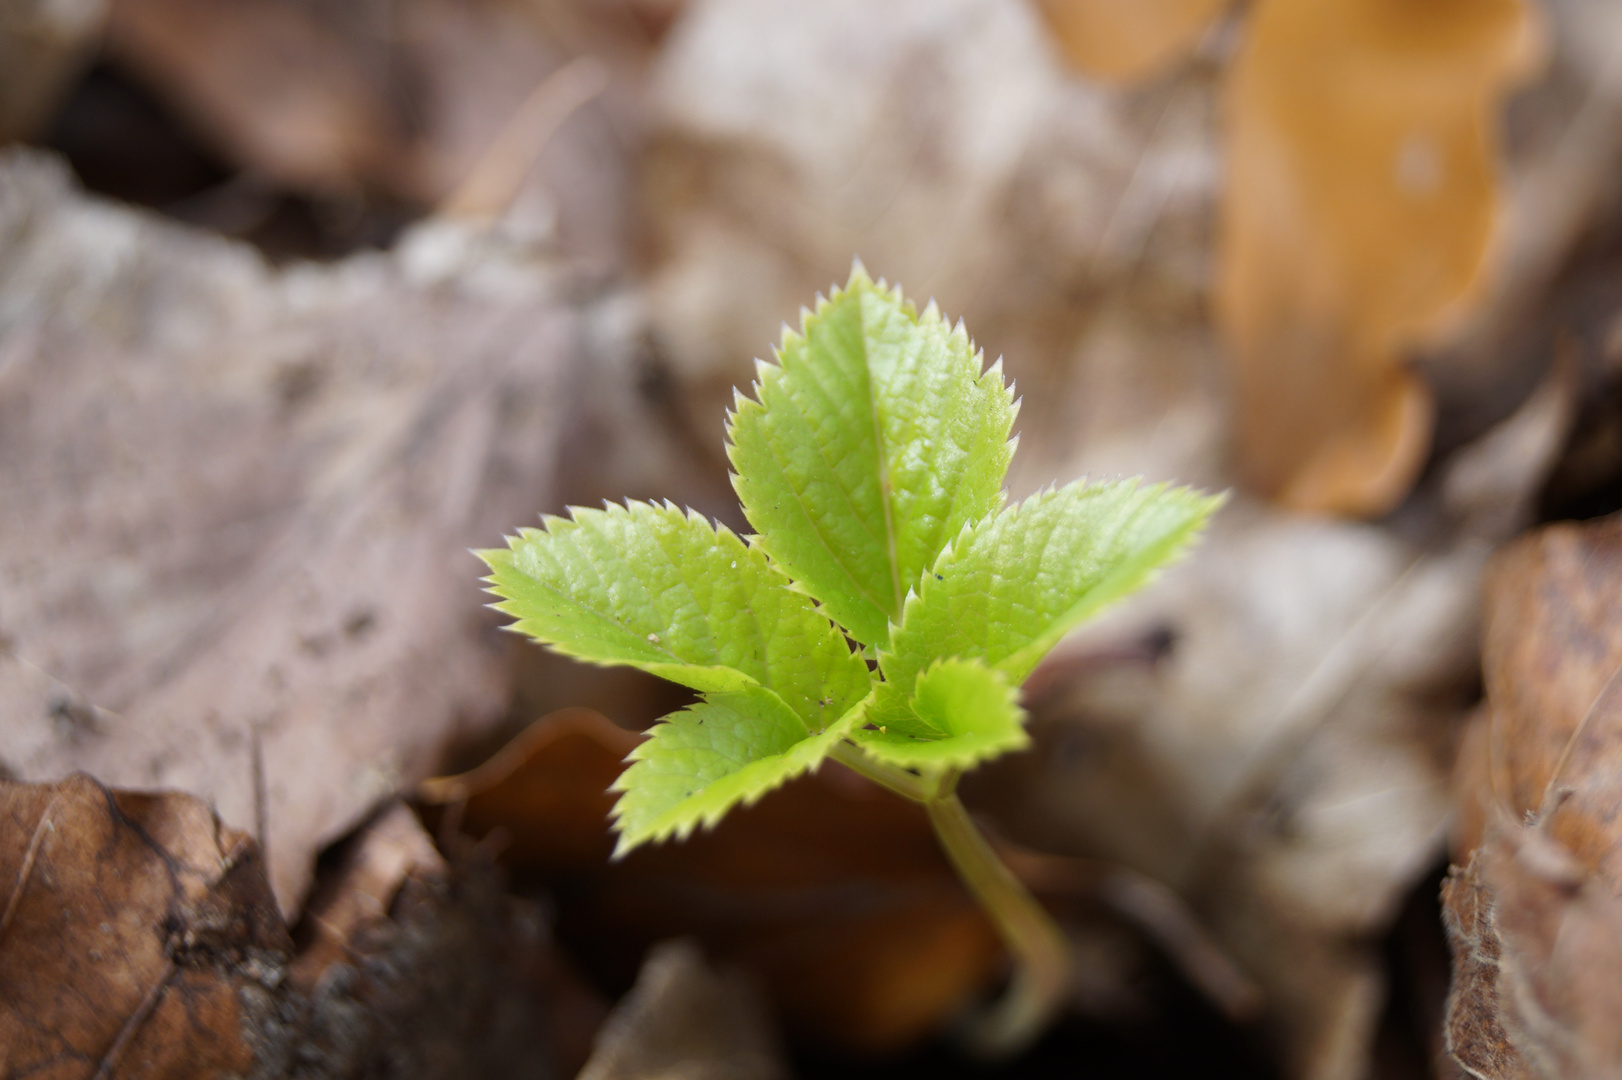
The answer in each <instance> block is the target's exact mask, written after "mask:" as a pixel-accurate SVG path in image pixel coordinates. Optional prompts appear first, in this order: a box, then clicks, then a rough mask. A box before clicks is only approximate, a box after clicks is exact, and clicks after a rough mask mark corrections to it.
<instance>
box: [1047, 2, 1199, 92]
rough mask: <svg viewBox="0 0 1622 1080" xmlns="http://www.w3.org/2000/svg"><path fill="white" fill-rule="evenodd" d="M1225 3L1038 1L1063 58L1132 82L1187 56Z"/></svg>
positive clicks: (1099, 75)
mask: <svg viewBox="0 0 1622 1080" xmlns="http://www.w3.org/2000/svg"><path fill="white" fill-rule="evenodd" d="M1228 3H1229V0H1038V5H1037V6H1038V7H1039V8H1040V9H1041V11H1042V15H1043V16H1044V17H1045V18H1046V19H1047V21H1048V25H1049V26H1050V27H1051V28H1052V29H1053V33H1054V35H1055V36H1056V37H1057V38H1058V39H1059V45H1060V46H1061V47H1062V48H1063V49H1064V53H1065V58H1066V59H1068V60H1069V61H1070V62H1071V63H1072V64H1075V65H1076V66H1077V67H1078V68H1080V69H1081V70H1082V71H1085V72H1086V73H1087V74H1089V75H1092V76H1094V77H1096V78H1101V79H1109V80H1112V81H1120V82H1131V81H1133V80H1136V79H1141V78H1145V77H1146V76H1149V75H1151V74H1153V73H1154V72H1155V71H1156V69H1158V68H1161V67H1163V66H1165V65H1166V64H1167V63H1169V62H1171V61H1173V60H1176V59H1177V58H1179V57H1181V56H1182V55H1184V54H1185V53H1187V52H1188V51H1189V50H1190V49H1191V48H1192V47H1193V45H1194V43H1195V42H1196V41H1197V40H1198V39H1199V36H1200V34H1202V33H1204V32H1205V30H1206V29H1207V28H1208V27H1209V26H1210V25H1211V22H1212V20H1214V19H1215V18H1216V17H1217V16H1218V15H1219V14H1221V13H1222V11H1223V9H1224V8H1226V7H1228Z"/></svg>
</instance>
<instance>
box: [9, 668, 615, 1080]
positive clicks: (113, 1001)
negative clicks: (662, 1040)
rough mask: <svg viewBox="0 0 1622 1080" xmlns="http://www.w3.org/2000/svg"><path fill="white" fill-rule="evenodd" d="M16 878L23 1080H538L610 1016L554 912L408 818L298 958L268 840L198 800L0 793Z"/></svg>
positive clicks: (349, 855)
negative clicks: (550, 921) (576, 964)
mask: <svg viewBox="0 0 1622 1080" xmlns="http://www.w3.org/2000/svg"><path fill="white" fill-rule="evenodd" d="M9 700H12V699H8V703H9ZM0 882H3V883H4V886H3V888H0V1070H4V1072H5V1074H6V1075H8V1076H40V1077H47V1078H54V1077H62V1078H64V1080H67V1078H79V1077H84V1076H109V1077H111V1076H131V1077H145V1078H151V1080H156V1078H162V1077H174V1078H177V1080H178V1078H181V1077H185V1078H193V1077H215V1076H218V1077H222V1078H223V1077H227V1076H235V1077H247V1078H251V1080H273V1078H279V1077H285V1076H290V1075H297V1076H301V1077H308V1078H310V1080H339V1078H340V1077H354V1076H362V1075H404V1076H416V1077H423V1078H425V1080H428V1078H433V1080H439V1078H443V1080H450V1078H452V1077H458V1076H468V1075H503V1076H515V1077H520V1076H521V1077H527V1078H533V1080H542V1078H545V1077H550V1076H555V1075H573V1073H574V1072H575V1071H576V1070H578V1068H579V1066H580V1064H581V1062H583V1061H584V1060H585V1056H586V1051H587V1049H588V1048H587V1046H586V1045H585V1044H586V1043H587V1042H588V1041H589V1039H590V1036H591V1033H592V1032H593V1031H594V1030H595V1029H596V1027H597V1025H598V1024H599V1023H600V1022H601V1019H602V1016H603V1014H604V1012H605V1009H604V1006H603V1005H602V1003H601V1002H600V1001H599V1000H597V998H596V997H595V995H594V994H593V993H592V992H591V991H588V990H585V989H584V988H583V987H582V986H581V985H580V984H579V982H578V980H577V979H576V978H575V977H574V976H573V975H572V974H571V972H570V971H569V969H568V968H567V966H566V965H564V964H563V963H562V962H561V960H560V959H559V958H558V956H557V955H556V953H555V952H554V950H553V949H552V946H551V940H550V937H549V935H548V934H547V931H546V927H545V925H544V921H543V920H541V919H540V918H539V917H538V913H536V912H534V911H532V910H527V909H526V906H525V905H522V904H519V903H516V902H514V901H512V900H511V899H510V898H509V897H506V896H505V895H503V894H502V893H501V891H500V888H499V883H498V882H497V881H496V874H495V873H494V872H493V871H492V870H491V869H490V868H489V867H488V866H484V867H480V866H479V865H477V864H472V865H464V866H462V867H459V868H457V869H456V870H454V871H453V870H451V869H450V868H448V867H446V865H445V864H444V862H443V860H441V859H440V858H439V856H438V855H437V854H435V853H434V850H433V847H432V844H431V843H430V842H429V841H428V838H427V836H426V835H425V834H424V833H423V831H422V828H421V826H420V825H418V824H417V822H416V819H415V818H414V817H413V816H412V814H411V812H410V811H408V810H406V809H405V808H404V807H402V806H400V805H398V804H396V805H395V806H393V807H392V808H390V809H388V810H386V811H385V812H384V813H382V814H381V815H380V816H379V817H378V818H377V819H376V820H375V821H373V822H371V823H369V824H368V825H367V827H366V828H364V829H363V830H361V831H360V833H359V834H358V835H357V836H355V837H352V838H350V839H349V840H347V841H346V845H345V848H344V850H343V852H342V853H341V854H340V857H339V858H338V860H337V862H336V864H335V870H334V872H333V873H332V874H330V875H328V876H327V877H325V878H324V879H323V881H322V883H321V887H320V889H319V890H318V892H317V895H316V898H315V900H314V901H313V902H312V904H311V906H310V910H309V911H308V912H307V913H306V915H305V918H304V919H303V920H302V922H301V925H300V927H299V931H298V934H297V941H296V942H295V940H293V939H290V938H289V935H288V932H287V930H286V928H285V927H284V926H283V923H282V919H281V916H280V913H279V912H278V911H277V909H276V903H275V900H274V898H273V897H272V895H271V892H270V887H269V883H268V881H267V879H266V876H265V866H264V863H263V860H262V859H261V858H260V854H259V851H258V848H257V846H256V845H255V844H254V843H253V841H251V840H250V839H248V838H247V837H246V836H245V835H244V834H242V833H240V832H236V831H234V830H232V829H229V828H226V827H224V826H223V825H221V824H220V822H219V819H218V818H217V817H215V816H214V814H213V813H212V812H211V811H210V809H209V808H208V806H207V805H206V804H204V803H203V802H202V801H201V800H199V799H196V798H194V797H192V796H189V795H182V794H175V793H159V794H146V793H141V792H131V791H116V790H109V789H107V788H105V787H103V786H102V785H100V784H99V783H97V782H96V781H94V780H92V779H90V778H89V777H86V776H83V775H78V776H74V777H71V778H69V779H67V780H65V781H62V782H61V783H57V784H24V783H16V782H11V781H0ZM295 951H296V954H297V955H296V956H295V955H294V954H295ZM290 961H291V963H290Z"/></svg>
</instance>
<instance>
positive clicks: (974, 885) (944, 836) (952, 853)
mask: <svg viewBox="0 0 1622 1080" xmlns="http://www.w3.org/2000/svg"><path fill="white" fill-rule="evenodd" d="M955 780H956V777H955V776H952V777H949V778H948V780H947V782H946V783H944V784H942V785H941V791H940V793H939V794H937V795H936V797H935V798H932V799H928V800H925V802H924V807H925V809H927V810H928V811H929V820H930V823H931V824H932V825H934V826H935V835H936V836H937V837H938V838H939V839H940V842H941V846H942V847H943V848H945V849H946V854H947V856H948V857H949V858H950V859H951V860H952V865H953V866H955V867H956V868H957V872H958V875H959V876H960V877H961V878H962V879H963V883H964V884H965V885H967V886H968V887H969V891H970V892H971V893H973V894H974V897H975V899H976V900H978V901H979V902H980V906H981V907H982V908H984V909H985V911H986V914H987V915H989V916H990V917H991V921H992V923H993V924H994V925H995V926H996V928H997V932H998V933H999V934H1001V935H1002V938H1003V941H1004V942H1005V943H1006V944H1007V945H1008V948H1009V951H1010V952H1012V953H1013V954H1014V961H1015V968H1014V978H1013V981H1012V982H1011V983H1010V984H1009V986H1008V989H1007V991H1006V992H1004V994H1003V996H1002V998H1001V999H999V1000H998V1001H997V1002H996V1004H995V1005H993V1006H992V1007H991V1008H990V1009H989V1010H988V1011H987V1012H985V1013H984V1014H982V1015H980V1016H979V1017H977V1018H975V1020H974V1021H973V1022H971V1024H970V1026H969V1028H968V1030H967V1031H966V1033H965V1034H966V1042H967V1043H968V1046H969V1049H971V1050H973V1051H975V1052H977V1053H980V1054H982V1055H984V1056H986V1057H1006V1056H1008V1055H1010V1054H1014V1053H1017V1052H1018V1051H1020V1050H1023V1049H1024V1048H1025V1047H1027V1046H1029V1045H1030V1044H1031V1043H1032V1042H1034V1041H1035V1040H1036V1038H1037V1036H1039V1035H1041V1034H1042V1032H1043V1031H1044V1030H1045V1029H1046V1028H1047V1026H1048V1024H1049V1022H1050V1021H1051V1020H1052V1019H1053V1017H1054V1015H1055V1014H1056V1013H1057V1012H1058V1010H1059V1007H1060V1006H1061V1005H1062V1004H1063V1003H1064V995H1065V993H1066V991H1067V990H1068V989H1069V986H1070V945H1069V942H1068V941H1067V940H1066V938H1065V936H1064V932H1063V931H1062V930H1060V929H1059V927H1058V924H1057V923H1055V922H1054V921H1053V918H1052V916H1050V915H1049V914H1048V913H1047V910H1046V909H1045V908H1043V907H1042V905H1041V904H1040V903H1039V902H1038V901H1037V899H1036V897H1034V896H1032V895H1031V894H1030V891H1029V890H1027V889H1026V888H1025V886H1024V885H1023V884H1021V882H1020V880H1019V879H1018V878H1016V877H1015V876H1014V875H1013V872H1012V871H1010V870H1009V869H1008V867H1007V866H1005V865H1004V864H1003V861H1002V860H1001V859H999V858H998V857H997V853H996V852H995V851H993V850H992V849H991V845H990V844H989V843H988V842H987V841H986V838H985V836H984V834H982V833H981V832H980V830H979V828H977V827H976V826H975V824H974V821H973V819H971V818H970V817H969V812H968V811H967V810H966V809H964V807H963V803H962V802H961V801H959V800H958V797H957V793H956V792H955V791H954V790H953V789H954V788H955V787H956V784H955Z"/></svg>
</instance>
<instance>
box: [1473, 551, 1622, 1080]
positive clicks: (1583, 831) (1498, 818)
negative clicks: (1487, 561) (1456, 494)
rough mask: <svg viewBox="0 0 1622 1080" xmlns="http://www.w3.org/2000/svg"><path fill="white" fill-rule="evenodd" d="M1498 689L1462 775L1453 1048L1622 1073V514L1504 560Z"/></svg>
mask: <svg viewBox="0 0 1622 1080" xmlns="http://www.w3.org/2000/svg"><path fill="white" fill-rule="evenodd" d="M1487 602H1488V612H1487V628H1486V638H1485V644H1484V651H1483V665H1484V668H1485V675H1486V687H1487V700H1486V705H1485V707H1484V709H1483V711H1482V713H1481V714H1480V715H1479V716H1478V717H1477V718H1476V719H1475V721H1474V722H1473V727H1472V730H1471V731H1470V733H1469V735H1468V736H1467V739H1466V742H1465V749H1464V752H1463V753H1462V755H1461V760H1460V766H1459V770H1458V773H1457V797H1458V799H1459V801H1460V804H1461V810H1462V813H1461V827H1460V830H1459V836H1458V838H1457V845H1456V846H1457V850H1456V860H1457V862H1458V863H1460V864H1461V865H1460V866H1456V867H1455V868H1454V871H1453V874H1452V876H1451V877H1450V878H1449V880H1448V882H1447V885H1446V887H1445V888H1444V892H1443V897H1444V902H1445V905H1446V909H1445V914H1446V918H1447V925H1448V930H1449V935H1450V937H1451V939H1452V943H1453V948H1454V980H1453V990H1452V994H1451V996H1450V998H1449V1002H1448V1016H1447V1041H1448V1049H1449V1051H1450V1052H1451V1053H1452V1054H1453V1056H1454V1058H1455V1059H1456V1060H1457V1061H1459V1062H1460V1063H1461V1064H1462V1065H1463V1066H1464V1067H1465V1069H1466V1070H1467V1071H1469V1072H1470V1073H1471V1074H1472V1075H1475V1076H1479V1077H1484V1078H1488V1080H1511V1078H1514V1080H1520V1078H1529V1080H1531V1078H1535V1080H1554V1078H1556V1077H1562V1078H1565V1077H1580V1078H1585V1080H1586V1078H1599V1077H1611V1076H1615V1075H1617V1074H1618V1071H1619V1070H1622V1029H1619V1028H1618V1026H1617V1023H1616V1018H1617V1016H1618V1015H1622V976H1619V972H1622V901H1619V900H1618V899H1617V893H1618V890H1619V887H1622V833H1619V832H1618V825H1617V823H1618V816H1619V815H1618V811H1619V808H1622V783H1619V781H1618V777H1619V776H1622V678H1619V677H1618V676H1619V672H1622V624H1619V623H1618V622H1617V620H1616V618H1615V614H1616V611H1617V610H1618V608H1619V606H1622V522H1618V521H1616V520H1614V519H1607V520H1604V521H1599V522H1593V523H1589V524H1585V525H1555V526H1550V527H1547V528H1544V529H1541V530H1539V531H1538V532H1536V533H1533V534H1531V535H1529V536H1527V537H1525V538H1523V539H1521V540H1520V541H1518V542H1517V543H1515V544H1514V545H1512V546H1511V547H1509V548H1508V549H1506V550H1505V551H1504V552H1503V553H1501V554H1500V555H1499V556H1498V557H1497V559H1496V560H1495V562H1494V564H1493V566H1492V570H1491V574H1490V578H1489V582H1488V590H1487Z"/></svg>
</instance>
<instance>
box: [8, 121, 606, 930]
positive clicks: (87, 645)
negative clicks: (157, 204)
mask: <svg viewBox="0 0 1622 1080" xmlns="http://www.w3.org/2000/svg"><path fill="white" fill-rule="evenodd" d="M503 252H505V253H506V254H505V255H503V254H502V253H503ZM413 256H414V257H415V258H416V260H417V261H415V262H413V261H412V258H413ZM421 258H422V256H421V252H420V249H419V248H417V247H413V246H412V245H410V244H407V245H406V246H405V248H404V250H403V253H402V254H401V255H399V256H393V255H375V254H374V255H362V256H357V257H355V258H353V259H351V260H349V261H346V262H343V263H339V264H336V265H334V266H331V267H295V268H292V269H289V270H286V271H279V272H278V271H274V270H272V269H270V268H269V267H267V266H266V265H264V264H263V263H262V262H261V261H260V260H259V259H258V258H257V257H256V256H255V255H254V254H253V253H252V252H251V251H250V250H248V249H247V248H245V247H242V246H239V245H233V244H229V243H225V242H222V241H219V240H216V239H211V238H208V237H205V236H202V235H199V234H197V233H194V232H192V231H190V230H186V229H183V228H180V227H177V226H174V225H170V224H165V223H162V222H160V221H157V220H155V219H152V218H150V217H147V216H144V215H141V214H137V213H134V212H131V211H127V210H122V209H117V208H114V207H112V206H109V205H107V204H104V203H101V202H99V201H96V200H92V199H87V198H84V197H82V196H80V195H78V194H77V193H75V192H74V191H73V190H72V189H71V187H70V186H69V184H68V183H67V180H66V176H65V172H64V170H63V169H62V168H61V167H60V166H58V165H56V164H55V163H54V162H52V161H50V160H49V159H46V158H44V157H42V156H39V155H37V154H31V153H26V152H20V151H13V152H10V153H7V154H6V155H4V157H3V158H0V457H3V458H4V460H5V461H6V462H7V469H6V470H5V473H4V476H3V478H0V501H3V502H4V503H5V505H6V506H7V508H8V513H7V514H5V515H4V517H3V518H0V582H3V583H4V584H3V588H4V592H5V597H6V602H5V606H4V609H3V611H0V633H3V635H4V636H5V637H6V638H7V639H8V640H9V641H10V643H11V648H12V649H13V650H14V651H15V653H16V654H17V655H18V656H20V657H22V658H24V659H26V660H27V661H30V662H32V663H33V664H37V665H38V666H39V668H40V669H43V670H44V671H47V672H49V673H50V675H51V676H53V677H54V678H56V679H60V680H61V681H62V683H63V684H64V685H65V686H67V687H71V688H72V689H73V691H75V692H76V693H79V694H82V695H83V696H84V697H85V698H86V699H87V700H88V701H91V702H94V703H95V704H97V705H100V706H104V707H106V708H107V709H110V710H112V713H111V714H107V715H105V716H102V717H101V718H100V719H97V720H95V722H93V723H91V722H87V723H74V722H72V719H71V718H72V716H73V715H74V713H73V712H72V711H71V710H70V711H69V712H67V713H62V712H61V711H60V710H57V709H56V707H55V706H54V705H51V704H50V695H49V694H46V696H45V701H44V704H45V705H46V706H47V708H46V709H45V710H44V711H39V710H36V711H34V712H24V713H21V714H18V715H15V716H8V717H7V722H6V723H5V724H4V725H0V761H5V762H7V763H8V764H9V765H10V767H11V768H12V769H13V770H14V771H16V772H17V773H18V774H19V775H21V776H22V777H24V778H28V779H46V778H55V777H57V776H60V775H63V774H65V773H66V772H69V771H72V770H74V769H85V770H88V771H92V772H94V773H95V774H96V775H97V776H98V777H99V778H101V779H102V780H104V781H105V782H108V783H117V784H123V785H128V786H151V785H162V786H167V787H175V788H180V789H182V790H189V791H193V792H196V793H197V794H199V795H201V796H203V797H206V798H210V799H212V800H213V801H214V803H215V805H216V806H217V807H218V809H219V812H220V814H221V816H222V817H223V818H224V819H225V820H226V821H228V822H230V823H231V824H232V825H234V826H235V827H238V828H243V829H248V830H250V831H253V832H255V833H258V834H261V835H262V836H263V837H264V839H265V840H266V841H267V845H266V846H267V856H268V859H269V861H270V865H271V878H272V882H273V884H274V885H275V888H276V892H277V896H278V898H279V900H280V902H281V904H282V905H283V908H284V910H289V911H291V910H294V909H295V908H296V907H297V905H298V903H299V901H300V898H301V897H302V895H303V892H304V889H305V886H306V883H307V882H308V880H309V873H310V865H311V862H312V859H313V856H314V854H315V852H316V851H317V850H319V849H320V848H321V847H322V846H324V845H325V844H326V843H328V842H330V841H332V840H333V839H336V838H337V837H338V836H340V835H343V834H344V833H345V832H347V831H348V830H349V829H350V828H351V827H352V826H353V825H354V824H355V823H356V822H357V821H358V820H359V819H360V818H361V817H362V816H363V815H364V814H365V813H366V812H367V810H368V808H369V807H371V806H372V805H374V804H375V803H376V802H378V801H379V800H380V799H381V798H383V797H384V796H386V795H388V794H389V793H390V792H392V791H394V790H397V789H398V788H400V787H401V786H402V785H404V784H407V783H409V782H411V781H412V780H414V779H416V778H419V777H421V776H425V775H427V774H428V773H429V772H430V771H432V770H433V769H434V768H435V767H436V766H437V763H438V758H439V755H440V753H441V751H442V748H443V747H444V745H445V743H446V741H447V740H448V739H450V738H452V737H453V736H455V735H457V734H466V733H469V732H472V731H474V730H478V729H479V728H480V726H481V725H484V724H488V723H491V722H493V721H494V720H496V719H497V718H499V716H500V715H501V712H502V709H503V708H504V705H505V700H506V693H507V691H506V687H507V682H508V679H509V677H510V676H509V674H508V671H507V665H506V663H505V658H506V656H507V649H508V646H507V643H506V642H505V641H504V640H503V639H502V638H501V637H500V636H498V635H497V634H495V633H494V632H493V630H494V626H495V620H494V619H492V618H491V617H490V616H489V615H488V614H487V613H485V612H484V610H483V604H484V600H485V598H484V597H483V595H482V594H481V593H480V592H479V588H478V585H477V577H478V563H477V561H476V560H474V559H473V558H472V557H471V556H470V555H468V554H467V549H468V548H470V547H473V546H476V545H485V544H489V543H491V542H493V541H495V540H496V539H497V538H498V537H499V536H500V534H501V529H502V527H503V526H505V525H509V524H510V523H511V522H513V521H519V520H524V519H525V518H527V517H529V516H530V515H532V514H533V513H535V511H536V510H537V509H538V508H540V507H541V506H543V505H546V504H547V503H548V501H549V499H551V498H553V497H554V496H553V495H552V493H551V492H552V485H553V483H554V477H555V476H556V470H558V468H559V467H560V458H559V447H560V445H561V444H562V443H563V442H564V440H565V439H566V438H567V437H568V435H569V431H570V430H571V425H572V423H573V422H574V418H573V417H572V416H571V412H570V409H569V406H568V403H569V400H570V397H571V394H572V392H573V387H574V385H575V384H576V378H577V375H576V373H577V371H578V370H579V369H578V368H577V365H578V364H580V363H581V362H582V353H581V351H580V349H579V334H580V317H579V315H578V312H577V309H576V308H575V307H574V306H573V305H571V304H569V303H567V302H564V301H562V300H560V299H559V298H558V283H559V282H560V281H561V280H563V276H564V275H566V273H567V268H566V266H563V265H561V264H559V263H557V262H556V261H555V260H550V261H549V258H548V256H546V254H545V252H544V251H543V252H531V253H530V254H528V255H527V256H524V257H523V258H515V257H514V256H513V254H512V253H511V250H510V248H502V249H499V250H498V251H496V252H491V251H489V250H487V249H486V248H481V247H480V241H479V239H478V235H477V234H475V235H473V236H471V237H470V238H469V239H468V241H467V243H466V244H464V245H463V248H462V249H461V253H460V254H459V255H455V256H454V257H452V258H450V259H448V260H444V261H442V262H441V263H440V264H438V273H437V274H436V275H435V276H433V277H432V278H430V279H428V280H426V281H425V280H424V278H423V276H422V273H423V270H422V267H421ZM473 267H476V268H477V273H476V274H475V273H473V272H472V270H470V269H469V268H473ZM37 696H38V695H36V697H37ZM87 715H88V714H87ZM64 716H65V717H67V719H66V720H64Z"/></svg>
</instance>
